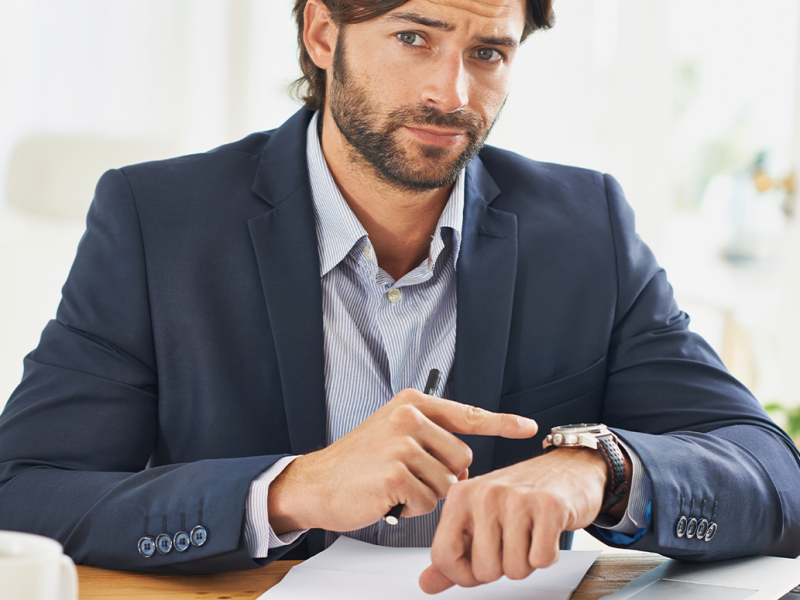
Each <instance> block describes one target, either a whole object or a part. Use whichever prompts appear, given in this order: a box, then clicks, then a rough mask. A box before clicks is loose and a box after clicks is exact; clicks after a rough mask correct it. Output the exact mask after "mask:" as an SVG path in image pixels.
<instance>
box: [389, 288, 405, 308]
mask: <svg viewBox="0 0 800 600" xmlns="http://www.w3.org/2000/svg"><path fill="white" fill-rule="evenodd" d="M386 297H387V298H389V302H391V303H392V304H397V303H398V302H400V299H401V298H402V297H403V294H402V292H401V291H400V290H398V289H397V288H394V289H391V290H389V292H388V293H387V294H386Z"/></svg>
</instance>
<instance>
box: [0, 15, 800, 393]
mask: <svg viewBox="0 0 800 600" xmlns="http://www.w3.org/2000/svg"><path fill="white" fill-rule="evenodd" d="M292 4H293V2H292V1H291V0H70V2H64V1H63V0H0V287H1V288H2V290H3V293H2V294H0V406H1V405H2V404H3V402H4V401H5V399H6V398H7V397H8V395H9V394H10V393H11V391H12V389H13V387H14V386H15V385H16V383H17V382H18V381H19V377H20V375H21V359H22V356H24V354H25V353H26V352H28V351H29V350H30V349H32V348H33V347H34V346H35V345H36V343H37V340H38V334H39V332H40V331H41V329H42V327H43V326H44V324H45V322H46V320H47V319H48V318H51V317H52V316H53V314H54V312H55V307H56V305H57V302H58V297H59V289H60V286H61V284H62V283H63V280H64V278H65V277H66V273H67V271H68V268H69V264H70V263H71V260H72V257H73V256H74V249H75V245H76V244H77V241H78V239H79V237H80V234H81V231H82V227H83V225H82V217H75V216H73V217H67V218H64V217H56V216H55V213H56V212H57V211H53V210H51V209H47V208H46V207H47V206H49V205H48V204H47V203H42V206H43V207H44V208H42V207H39V208H41V210H34V208H35V207H34V205H35V204H36V198H35V197H34V198H33V199H28V200H25V201H24V202H22V206H20V205H19V203H18V204H14V205H13V206H12V205H11V204H9V202H7V190H8V185H7V184H8V183H9V179H10V178H9V173H8V168H9V165H10V164H11V162H12V155H13V154H14V152H15V150H16V149H18V148H20V144H23V143H24V142H25V141H29V140H31V139H32V137H37V136H38V137H42V136H44V137H49V138H54V139H58V140H59V143H61V142H63V141H64V140H67V142H69V140H71V139H72V140H84V141H85V140H94V141H95V142H97V143H98V144H107V145H106V146H102V147H104V148H109V147H112V146H111V145H115V146H113V147H115V148H123V149H126V150H125V151H123V152H122V153H119V152H114V153H112V152H101V153H100V154H99V155H98V153H94V154H93V155H92V156H93V158H91V160H89V159H87V160H86V161H82V162H80V165H79V166H76V167H74V168H73V167H70V171H71V172H72V171H75V170H77V169H79V168H80V169H83V177H82V178H77V179H78V180H79V181H78V183H75V184H74V189H71V190H69V192H68V191H67V190H66V187H67V184H66V183H64V184H63V185H62V184H61V181H62V180H61V179H58V178H57V175H56V174H55V171H53V172H52V173H53V174H51V176H50V177H51V179H49V180H48V181H45V182H42V181H37V182H33V183H31V186H30V188H29V191H30V190H33V189H36V190H38V189H43V190H44V189H45V188H44V187H41V188H34V186H35V185H38V184H42V183H48V184H50V188H52V187H53V186H55V187H56V192H55V193H54V197H55V201H56V202H63V203H64V204H65V206H64V207H63V208H64V212H63V214H68V215H81V214H83V213H85V210H86V207H88V204H89V202H90V201H91V196H92V183H91V182H92V181H95V180H96V179H97V177H99V176H100V174H101V173H102V172H103V170H105V169H107V168H111V167H117V166H121V164H124V163H126V162H133V161H138V160H144V159H146V158H159V157H165V156H168V155H173V154H179V153H188V152H198V151H204V150H206V149H209V148H212V147H214V146H217V145H219V144H222V143H226V142H228V141H231V140H234V139H236V138H239V137H241V136H244V135H246V134H247V133H249V132H251V131H256V130H264V129H271V128H273V127H276V126H278V125H279V124H280V123H281V122H282V121H284V120H285V119H286V118H287V117H288V116H289V115H291V114H292V113H293V112H294V111H295V110H297V108H298V105H297V104H296V103H295V102H294V101H293V100H291V99H290V98H289V96H288V94H287V88H288V85H289V83H290V82H291V81H292V80H293V79H294V78H295V77H296V76H297V75H298V73H299V70H298V68H297V66H296V41H295V37H296V33H295V28H294V24H293V21H292V19H291V15H290V9H291V5H292ZM555 7H556V13H557V26H556V27H555V28H554V29H553V30H552V31H549V32H544V33H537V34H535V35H533V36H532V37H531V38H530V39H529V41H528V42H527V43H526V44H525V46H523V48H522V49H521V51H520V52H519V54H518V57H517V59H516V63H515V74H514V80H513V82H512V91H511V95H510V97H509V100H508V102H507V105H506V107H505V110H504V114H503V116H502V118H501V120H500V122H499V123H498V125H497V127H496V128H495V130H494V131H493V133H492V136H491V139H490V143H494V144H496V145H500V146H504V147H506V148H509V149H512V150H515V151H517V152H520V153H522V154H525V155H527V156H530V157H532V158H535V159H538V160H546V161H553V162H563V163H568V164H577V165H580V166H584V167H589V168H594V169H599V170H602V171H607V172H611V173H612V174H614V175H615V176H617V178H618V179H619V180H620V182H621V183H622V185H623V187H624V188H625V190H626V192H627V195H628V197H629V200H630V202H631V204H632V205H633V207H634V209H635V210H636V213H637V226H638V229H639V232H640V234H641V235H642V236H643V237H644V239H645V240H646V241H648V243H649V244H650V245H651V246H652V247H653V248H654V249H655V251H656V253H657V255H658V256H659V257H661V259H662V262H663V263H664V264H666V265H668V270H669V271H670V276H671V278H672V279H673V281H678V282H681V286H680V287H679V289H678V290H677V291H678V295H679V298H682V299H685V300H686V302H687V304H688V305H689V306H691V307H692V310H691V312H692V313H693V314H695V309H697V312H696V314H697V315H699V317H698V318H696V319H695V321H696V326H697V327H698V328H700V329H702V330H703V331H704V332H705V333H706V334H707V335H708V336H709V339H710V340H711V341H712V343H713V344H714V345H715V346H716V347H717V348H719V349H720V351H721V349H722V347H723V345H724V342H723V338H724V337H725V335H727V334H725V332H724V331H723V330H724V328H725V325H724V323H725V322H726V321H725V319H728V318H732V319H733V320H734V322H736V323H737V326H741V327H743V328H744V329H743V331H745V333H746V335H745V338H746V339H748V340H750V341H749V342H747V343H749V344H750V346H754V345H755V346H758V345H759V344H760V347H764V348H766V350H765V351H763V352H762V351H760V350H759V351H758V352H759V353H760V354H759V356H761V357H762V358H759V359H758V360H759V361H760V363H759V364H760V366H758V367H752V365H750V366H748V367H747V369H751V368H755V369H756V370H759V371H760V372H762V377H761V380H760V381H761V384H763V382H764V381H767V380H769V381H771V382H772V383H770V386H771V387H770V386H767V388H765V389H767V390H768V394H772V395H777V396H780V397H781V398H786V399H787V401H789V402H796V401H800V392H798V391H797V390H800V385H795V384H797V383H798V382H797V381H796V380H795V379H791V378H789V377H788V375H786V373H788V370H789V369H788V367H791V365H793V364H796V361H797V355H798V349H797V344H796V343H794V342H793V339H792V337H791V336H789V335H787V334H786V333H785V332H783V333H781V331H780V330H781V329H786V327H784V325H785V324H787V323H789V324H790V325H791V326H790V327H789V328H788V330H787V331H796V332H798V333H800V322H798V317H797V316H796V315H795V313H796V311H794V310H793V309H792V308H791V305H792V302H793V301H794V300H792V298H795V299H797V300H800V292H797V290H796V286H795V287H792V286H787V285H786V284H785V282H786V281H788V280H791V279H792V278H794V279H795V280H796V279H798V278H797V269H798V266H797V261H796V259H794V258H793V257H794V256H795V255H798V256H800V253H796V252H795V250H793V248H794V249H796V248H797V246H798V244H800V242H798V232H797V224H796V223H794V224H789V225H787V227H786V228H785V231H784V232H782V234H781V235H782V236H783V235H785V237H786V243H785V245H784V246H783V250H782V253H783V254H782V256H780V257H778V259H779V261H780V263H781V264H780V267H779V268H778V270H777V271H775V270H773V271H774V272H777V273H778V275H775V274H774V273H773V274H772V275H765V276H764V277H762V278H761V279H759V277H760V276H757V277H755V279H754V278H753V277H750V276H745V278H744V279H745V280H747V281H745V282H744V283H742V279H743V278H742V277H741V273H740V272H730V273H728V272H727V271H725V269H726V268H727V267H725V266H722V267H718V266H715V265H716V263H715V262H714V260H715V258H714V256H716V255H714V253H715V252H716V249H715V248H713V247H711V246H709V244H708V243H706V242H707V241H708V240H709V239H710V237H712V236H710V231H709V227H713V225H712V226H709V224H708V223H707V222H703V221H698V219H699V216H698V215H699V214H700V213H699V208H698V207H699V205H700V202H701V196H702V186H701V185H700V184H696V185H694V187H692V186H691V185H688V184H686V185H684V184H683V183H681V181H683V179H681V178H688V179H690V180H691V181H695V180H696V181H700V182H701V183H702V184H703V185H705V181H706V180H707V178H708V176H709V172H712V171H713V169H712V168H711V167H709V168H708V169H706V170H705V171H702V172H701V173H700V174H699V175H698V174H697V172H696V171H697V168H696V167H697V165H699V164H700V163H702V161H703V160H705V159H704V157H706V156H707V154H708V148H711V149H712V150H713V149H714V148H717V146H718V145H720V144H722V145H723V146H725V145H727V146H726V147H731V146H732V145H736V144H739V146H737V148H739V150H738V152H739V154H737V155H736V156H734V157H733V158H730V157H729V160H728V162H727V163H724V165H723V167H724V168H725V169H728V170H731V169H734V170H735V169H739V170H742V169H745V168H747V167H748V165H749V162H748V161H750V159H751V158H752V155H754V153H755V151H756V150H758V149H762V148H768V149H770V151H771V152H772V155H773V156H774V161H773V162H774V164H775V167H774V168H775V173H776V174H783V173H785V172H787V171H788V168H789V167H788V164H789V162H790V159H789V157H790V156H791V153H790V149H791V148H792V147H793V148H794V157H795V158H794V160H795V164H800V134H798V133H797V132H798V130H800V108H797V107H798V105H799V104H800V103H798V101H797V98H798V97H800V96H796V95H795V88H796V86H799V85H800V83H798V82H800V65H798V63H797V61H796V56H797V53H798V51H797V31H798V28H799V27H800V15H798V3H797V2H796V0H762V2H760V3H758V6H757V7H754V6H753V4H752V3H750V2H747V3H746V2H744V0H647V1H646V2H643V1H642V0H569V1H568V2H565V1H561V0H556V4H555ZM798 89H800V88H798ZM793 119H794V120H793ZM736 123H744V125H741V127H740V128H743V131H745V133H743V134H741V135H739V134H737V135H739V137H735V136H733V134H730V135H729V132H728V129H731V128H733V127H734V125H735V124H736ZM732 124H733V125H732ZM726 128H728V129H726ZM734 130H735V128H734V129H731V131H734ZM736 131H739V130H735V131H734V133H735V132H736ZM725 136H728V137H725ZM732 136H733V137H732ZM742 140H744V141H742ZM715 144H717V146H715ZM97 147H100V146H97ZM72 148H73V149H74V151H73V152H70V153H69V154H70V155H72V154H75V155H76V156H68V157H65V161H64V164H66V160H67V158H71V159H77V148H78V143H77V141H76V142H75V143H74V145H73V146H72ZM142 148H146V149H147V150H146V151H143V150H141V149H142ZM125 152H127V154H126V153H125ZM732 156H733V155H732ZM57 157H58V155H56V160H55V162H56V163H57V164H62V163H61V162H60V161H58V160H57ZM737 157H738V158H737ZM736 160H739V161H740V162H739V163H736ZM70 164H71V163H70ZM81 165H82V166H81ZM712 167H713V165H712ZM723 167H719V168H720V169H722V168H723ZM709 169H711V171H709ZM704 178H705V179H704ZM11 179H13V178H11ZM21 185H23V187H24V183H23V184H21ZM70 185H72V184H70ZM58 186H61V189H64V192H63V194H59V193H58V189H59V188H58ZM698 186H699V187H698ZM682 190H684V191H685V190H689V192H684V191H682ZM692 190H694V191H692ZM45 193H50V192H46V191H41V192H39V191H36V192H35V193H33V196H36V195H37V194H39V195H44V194H45ZM681 194H683V195H685V196H687V198H688V200H685V201H684V204H685V203H686V202H688V203H689V204H690V205H691V206H689V208H688V209H687V207H686V206H682V205H680V203H678V202H677V200H676V198H677V197H679V196H681ZM681 197H683V196H681ZM67 204H69V206H66V205H67ZM48 211H49V213H48ZM692 211H694V212H692ZM48 214H49V216H48ZM59 214H62V213H59ZM687 215H688V216H687ZM686 219H689V221H692V227H694V229H692V227H689V226H687V222H686ZM690 231H694V233H691V234H690ZM687 249H688V250H690V251H687ZM701 253H705V254H706V255H708V256H707V258H708V261H707V263H706V265H707V266H706V267H704V268H706V269H708V271H702V270H700V271H699V270H698V268H699V267H696V264H699V262H698V260H697V256H698V255H699V254H701ZM712 255H714V256H712ZM792 260H794V262H792ZM693 265H695V266H693ZM761 271H763V269H761ZM714 277H722V278H723V279H724V281H725V282H726V284H725V285H727V284H728V283H730V284H731V285H730V287H729V288H725V289H730V290H731V291H730V292H729V294H728V295H741V293H742V292H741V290H742V289H746V290H752V289H755V290H756V291H759V290H760V291H763V290H764V289H769V290H770V294H771V295H770V294H768V296H769V299H768V300H767V301H765V302H767V304H765V305H764V306H761V305H756V306H755V307H754V309H753V310H754V311H755V312H756V313H757V314H762V315H763V314H766V313H767V312H769V313H770V314H772V315H777V316H775V318H774V320H773V321H771V322H770V323H763V322H760V321H758V319H756V322H755V324H753V325H752V327H751V329H753V328H754V330H755V333H753V332H752V331H748V330H747V326H746V324H744V325H743V324H742V323H739V322H738V321H741V320H742V319H741V318H739V316H738V315H739V312H741V310H740V308H737V306H734V304H735V303H731V302H728V301H727V298H721V297H720V295H721V294H720V293H719V292H718V291H717V292H714V291H713V290H712V292H711V293H706V291H704V290H699V288H700V287H702V282H703V281H705V282H706V283H708V282H709V281H712V280H714ZM765 278H766V279H768V281H767V283H764V281H765ZM698 281H700V283H696V282H698ZM748 281H750V283H748ZM752 281H755V282H754V283H753V282H752ZM731 282H732V283H731ZM742 286H744V287H742ZM748 286H750V287H748ZM753 286H755V287H753ZM706 287H712V288H714V289H716V290H719V289H722V287H721V286H720V285H718V284H716V283H713V285H710V286H709V285H706ZM698 290H699V291H698ZM773 292H774V293H773ZM726 293H727V292H726ZM757 295H758V294H756V296H757ZM762 295H763V294H762ZM698 298H699V301H698V300H697V299H698ZM776 298H777V300H776ZM693 302H694V304H692V303H693ZM770 302H772V304H769V303H770ZM776 302H777V305H778V306H779V309H775V308H774V307H775V306H776V304H775V303H776ZM751 304H752V303H751ZM795 305H796V304H795ZM737 311H738V312H737ZM704 314H707V315H708V318H704V317H703V315H704ZM737 319H738V321H737ZM741 327H740V328H741ZM758 336H761V338H759V339H762V338H763V339H762V342H763V343H762V342H758V343H754V342H753V343H751V342H752V340H751V338H754V337H756V338H758ZM729 337H730V336H729ZM798 337H800V336H798ZM794 339H796V338H794ZM764 340H766V341H764ZM776 348H782V349H781V350H780V351H779V352H778V351H777V350H775V349H776ZM749 351H750V350H747V351H746V352H749ZM742 352H745V351H742ZM742 352H740V354H741V353H742ZM764 352H766V354H765V353H764ZM776 352H777V354H776ZM776 356H777V358H776ZM750 362H752V361H750ZM775 364H779V365H780V366H779V367H778V368H776V369H773V370H774V371H775V372H777V373H778V374H777V375H771V376H770V377H771V378H772V379H769V378H768V379H767V380H765V379H764V376H763V373H764V372H766V371H768V370H769V369H768V367H769V365H775ZM765 369H766V371H765ZM742 372H744V371H742ZM748 372H749V371H748ZM761 384H756V385H761ZM773 384H774V385H773ZM792 389H794V390H795V391H794V392H792V391H791V390H792ZM773 390H777V391H773ZM787 390H788V391H787Z"/></svg>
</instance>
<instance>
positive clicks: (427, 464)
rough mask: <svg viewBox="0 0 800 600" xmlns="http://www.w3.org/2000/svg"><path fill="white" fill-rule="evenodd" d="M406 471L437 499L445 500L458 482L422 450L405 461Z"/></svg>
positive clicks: (440, 464) (446, 468) (443, 466)
mask: <svg viewBox="0 0 800 600" xmlns="http://www.w3.org/2000/svg"><path fill="white" fill-rule="evenodd" d="M405 461H406V465H407V466H408V469H409V470H410V471H411V472H412V473H413V474H414V475H415V476H416V477H417V479H419V480H420V481H421V482H422V483H424V484H425V485H426V486H428V487H429V488H430V489H431V490H432V491H433V493H434V494H436V497H437V498H445V497H446V496H447V492H449V491H450V488H451V487H452V486H454V485H455V484H456V483H457V482H458V478H457V477H456V476H455V475H453V472H452V471H451V470H450V469H449V468H448V467H446V466H445V465H443V464H442V463H441V462H439V461H438V460H437V459H436V458H434V457H433V456H431V455H430V454H428V453H427V452H426V451H425V450H423V449H422V448H420V449H419V452H417V453H414V454H413V455H411V456H408V457H406V459H405Z"/></svg>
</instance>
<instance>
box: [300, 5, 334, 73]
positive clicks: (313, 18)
mask: <svg viewBox="0 0 800 600" xmlns="http://www.w3.org/2000/svg"><path fill="white" fill-rule="evenodd" d="M303 22H304V27H303V41H304V42H305V44H306V50H308V54H309V56H310V57H311V60H313V61H314V64H315V65H317V66H318V67H319V68H320V69H323V70H325V69H327V68H328V67H330V66H331V63H332V62H333V51H334V49H335V45H336V34H337V32H338V27H337V26H336V24H335V23H334V22H333V21H332V20H331V12H330V10H328V7H327V6H325V4H324V3H323V2H322V0H308V3H307V4H306V9H305V11H304V12H303Z"/></svg>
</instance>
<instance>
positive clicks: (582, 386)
mask: <svg viewBox="0 0 800 600" xmlns="http://www.w3.org/2000/svg"><path fill="white" fill-rule="evenodd" d="M605 379H606V357H605V356H602V357H601V358H599V359H598V360H597V361H596V362H595V363H594V364H592V365H591V366H589V367H586V368H585V369H583V370H581V371H578V372H577V373H573V374H572V375H567V376H566V377H562V378H560V379H556V380H555V381H551V382H549V383H545V384H544V385H540V386H537V387H535V388H530V389H528V390H524V391H522V392H515V393H513V394H508V395H506V396H502V397H501V398H500V408H499V410H500V411H501V412H509V413H515V414H518V415H524V416H526V417H529V416H533V415H536V414H539V413H543V412H545V411H548V410H549V409H551V408H554V407H558V406H564V405H566V404H568V403H569V404H571V403H573V402H575V403H578V404H580V402H579V401H580V400H587V398H585V397H586V396H589V397H590V398H591V399H592V401H593V402H592V403H596V404H597V408H596V409H595V411H593V412H598V413H599V411H600V408H601V406H600V404H601V402H599V400H601V399H602V395H603V388H604V383H605ZM595 397H596V398H595ZM564 408H567V407H566V406H564ZM576 416H577V415H576ZM587 417H588V415H587ZM583 420H584V421H585V420H587V419H586V418H584V419H583ZM559 424H560V425H565V424H566V423H559Z"/></svg>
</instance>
